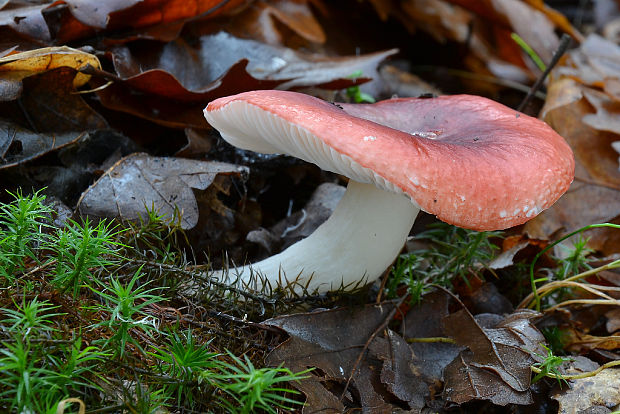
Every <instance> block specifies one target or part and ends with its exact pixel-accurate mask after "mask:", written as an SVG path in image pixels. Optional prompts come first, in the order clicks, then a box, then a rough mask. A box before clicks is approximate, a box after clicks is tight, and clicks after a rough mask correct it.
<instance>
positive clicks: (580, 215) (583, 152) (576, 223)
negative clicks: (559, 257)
mask: <svg viewBox="0 0 620 414" xmlns="http://www.w3.org/2000/svg"><path fill="white" fill-rule="evenodd" d="M618 67H620V47H618V46H617V45H614V44H611V43H610V42H608V41H606V40H604V39H602V38H600V37H598V36H596V35H591V36H590V37H588V38H587V39H586V41H585V42H584V43H583V45H582V46H581V47H580V48H578V49H575V50H573V51H571V52H570V53H569V54H568V56H566V57H565V58H564V59H563V60H562V62H561V65H560V66H559V67H557V68H556V69H555V70H554V72H553V73H552V77H551V79H550V84H549V87H548V92H547V101H546V102H545V107H544V108H543V110H542V113H541V116H542V118H543V119H544V120H545V121H546V122H547V123H548V124H549V125H551V126H552V127H553V128H554V129H555V130H556V131H557V132H558V133H559V134H560V135H562V136H563V137H564V138H565V139H566V141H567V142H568V143H569V145H570V146H571V148H572V149H573V152H574V155H575V181H574V182H573V184H572V185H571V187H570V189H569V190H568V192H567V193H566V194H565V195H564V196H563V197H562V198H561V199H560V200H559V201H558V202H557V203H556V204H555V205H554V206H553V207H552V208H551V209H549V210H547V211H545V212H543V214H541V215H539V216H538V217H536V218H535V219H534V220H532V221H530V222H528V223H527V224H526V226H525V230H526V231H527V233H528V234H530V235H531V236H533V237H537V238H548V237H550V236H552V235H554V234H556V233H559V232H570V231H573V230H576V229H578V228H580V227H583V226H586V225H589V224H593V223H601V222H617V221H618V220H620V170H618V155H617V153H616V152H615V151H614V149H613V143H614V142H615V141H617V140H618V137H619V135H620V123H618V122H617V118H618V116H620V100H619V98H618V97H617V96H616V95H614V94H610V93H609V91H608V90H609V89H610V87H609V85H612V84H615V82H620V70H618ZM588 237H590V242H589V245H590V247H592V248H594V249H597V250H600V251H602V252H603V253H604V254H613V253H617V252H618V250H619V248H620V235H619V234H618V231H617V230H610V229H597V230H594V231H590V232H588Z"/></svg>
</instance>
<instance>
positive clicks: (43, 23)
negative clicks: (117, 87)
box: [0, 0, 247, 44]
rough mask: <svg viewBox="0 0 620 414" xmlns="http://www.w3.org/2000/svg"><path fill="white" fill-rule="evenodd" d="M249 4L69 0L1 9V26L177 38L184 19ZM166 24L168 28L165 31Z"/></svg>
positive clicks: (28, 31) (47, 38)
mask: <svg viewBox="0 0 620 414" xmlns="http://www.w3.org/2000/svg"><path fill="white" fill-rule="evenodd" d="M245 3H247V0H186V1H179V0H109V1H103V2H102V1H98V0H66V1H58V2H54V3H52V4H50V3H45V4H36V5H32V6H30V5H29V6H25V7H24V6H23V4H19V5H17V6H16V7H12V8H11V7H7V8H5V9H3V10H2V11H0V26H7V27H9V28H10V29H12V30H13V31H15V32H18V33H20V34H22V35H25V36H27V37H30V38H33V39H37V40H39V41H43V42H51V41H52V40H55V41H56V42H57V43H59V44H62V43H67V42H70V41H73V40H77V39H80V38H83V37H85V36H92V35H94V34H96V33H97V32H101V31H105V30H116V31H119V30H126V29H138V28H147V27H148V28H153V27H155V28H160V30H159V31H156V30H151V31H148V30H143V31H142V33H141V37H155V38H163V39H166V40H172V39H171V38H173V37H174V35H175V34H177V33H178V32H179V30H180V28H181V27H182V24H183V23H184V22H186V21H188V20H192V19H197V18H206V17H215V16H218V15H222V14H225V13H228V12H231V11H235V10H237V9H238V8H239V7H240V6H243V5H244V4H245ZM175 23H176V24H175ZM165 25H168V27H163V30H161V28H162V26H165ZM171 26H174V27H171ZM171 29H172V30H171ZM133 36H134V37H136V36H137V35H133Z"/></svg>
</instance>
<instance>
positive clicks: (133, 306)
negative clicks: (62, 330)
mask: <svg viewBox="0 0 620 414" xmlns="http://www.w3.org/2000/svg"><path fill="white" fill-rule="evenodd" d="M141 271H142V267H140V268H139V269H138V270H137V271H136V272H135V273H134V275H133V277H132V278H131V280H130V281H129V283H127V284H126V285H124V284H123V283H122V282H121V281H120V280H119V279H118V278H111V279H110V284H109V285H108V286H105V287H104V288H103V289H102V290H97V289H96V288H93V287H91V289H92V290H93V292H95V293H96V294H97V295H99V296H100V297H101V298H102V299H103V301H104V302H105V305H99V306H97V310H100V311H103V313H104V314H109V319H107V320H103V321H101V322H99V323H96V324H94V325H93V328H96V327H107V328H108V329H109V330H110V331H111V333H112V336H110V337H109V338H108V339H107V340H105V346H106V347H107V346H110V345H114V347H113V348H112V352H113V353H114V355H115V356H116V355H118V356H120V357H121V358H122V357H123V356H124V355H125V352H126V347H127V344H128V343H130V344H132V345H134V346H135V347H136V348H138V349H139V350H140V351H141V352H143V353H144V350H143V349H142V346H141V345H140V343H139V342H138V341H137V340H135V339H134V338H133V337H132V335H131V331H132V330H134V329H138V330H140V331H142V332H144V333H147V334H150V333H152V332H154V331H157V330H158V328H157V320H156V319H155V317H153V316H151V315H149V314H147V313H146V312H144V309H145V308H146V307H147V306H149V305H151V304H153V303H156V302H160V301H162V300H163V298H162V297H161V296H157V295H154V294H153V293H152V292H154V291H156V290H157V288H151V289H147V288H146V284H144V285H142V286H137V284H138V280H139V279H140V276H141ZM100 284H101V283H100Z"/></svg>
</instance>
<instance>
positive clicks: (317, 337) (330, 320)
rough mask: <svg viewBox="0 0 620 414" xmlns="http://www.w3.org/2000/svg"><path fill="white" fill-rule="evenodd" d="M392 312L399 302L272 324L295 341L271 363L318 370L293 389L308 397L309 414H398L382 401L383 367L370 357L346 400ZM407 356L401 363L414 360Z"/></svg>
mask: <svg viewBox="0 0 620 414" xmlns="http://www.w3.org/2000/svg"><path fill="white" fill-rule="evenodd" d="M392 309H394V303H393V302H384V303H382V304H380V305H367V306H365V307H362V308H357V309H350V308H342V309H333V310H327V311H317V312H311V313H305V314H298V315H287V316H281V317H277V318H273V319H269V320H267V321H265V324H267V325H269V326H276V327H279V328H281V329H282V330H284V331H285V332H286V333H287V334H288V335H289V336H290V337H289V339H287V340H286V341H285V342H283V343H282V344H280V345H279V346H278V347H277V348H276V349H274V350H273V351H272V352H271V353H270V354H269V355H268V356H267V359H266V363H267V364H268V365H280V364H283V365H284V366H286V367H287V368H289V369H291V370H292V371H301V370H304V369H306V368H308V367H316V368H317V369H316V370H315V371H313V375H312V377H311V378H308V379H305V380H302V381H300V382H299V383H296V384H292V385H293V386H294V387H296V388H298V389H299V390H300V391H301V392H303V393H304V395H305V396H306V404H305V405H304V408H303V412H304V413H313V412H323V413H341V412H342V411H343V410H344V408H345V404H346V405H347V406H353V407H356V406H357V407H362V409H363V410H366V412H377V413H389V412H392V409H393V407H392V405H391V404H389V403H388V402H386V399H384V398H383V397H382V393H383V392H385V391H382V390H381V389H380V388H381V387H380V383H381V381H380V378H379V376H380V372H381V362H380V361H379V360H377V358H376V357H373V356H372V354H371V355H368V354H366V355H365V357H364V358H362V360H361V361H360V363H359V364H358V365H357V367H356V368H357V370H356V372H355V373H354V375H353V380H352V382H351V384H350V385H349V391H348V392H347V393H346V394H345V396H344V399H343V400H342V401H341V400H340V394H341V393H342V392H343V385H344V384H345V383H346V381H347V378H348V377H349V375H351V371H352V370H353V368H354V365H355V362H356V360H357V358H358V356H359V355H360V352H362V351H363V349H364V345H365V343H366V342H367V341H368V339H369V338H370V336H371V334H372V333H373V332H374V331H375V330H376V329H377V328H378V327H380V326H381V325H382V324H383V322H384V321H385V319H386V317H388V316H389V314H390V311H391V310H392ZM371 346H372V345H371ZM401 349H402V348H397V349H396V350H397V351H398V350H401ZM404 352H405V355H403V356H399V358H405V359H406V358H407V357H408V356H409V355H410V351H409V350H407V349H404ZM404 368H408V366H405V367H404ZM354 391H355V392H354Z"/></svg>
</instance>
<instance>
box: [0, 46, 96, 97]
mask: <svg viewBox="0 0 620 414" xmlns="http://www.w3.org/2000/svg"><path fill="white" fill-rule="evenodd" d="M87 65H90V66H91V67H93V68H96V69H100V68H101V64H100V63H99V59H97V57H96V56H95V55H92V54H90V53H86V52H83V51H81V50H77V49H73V48H70V47H67V46H59V47H46V48H42V49H36V50H29V51H26V52H18V53H13V54H10V55H8V56H4V57H0V79H3V80H10V81H12V82H19V81H21V80H22V79H24V78H26V77H28V76H32V75H34V74H37V73H41V72H47V71H49V70H52V69H56V68H60V67H69V68H72V69H75V70H76V71H77V72H76V73H75V78H74V79H73V87H74V88H79V87H80V86H82V85H84V84H85V83H86V82H88V80H89V79H90V76H89V75H86V74H83V73H80V72H79V70H80V69H82V68H84V67H86V66H87Z"/></svg>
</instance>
